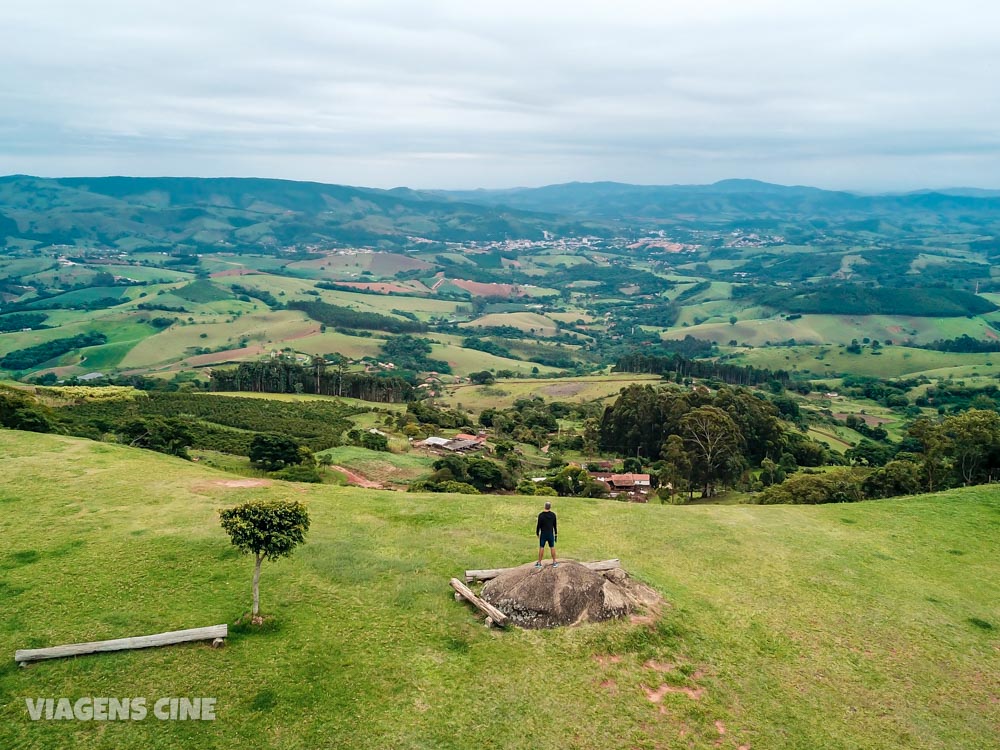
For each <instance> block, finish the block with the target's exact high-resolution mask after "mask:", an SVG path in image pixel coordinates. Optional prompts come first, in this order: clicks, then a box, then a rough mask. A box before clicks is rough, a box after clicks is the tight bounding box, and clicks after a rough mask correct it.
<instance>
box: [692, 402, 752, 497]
mask: <svg viewBox="0 0 1000 750" xmlns="http://www.w3.org/2000/svg"><path fill="white" fill-rule="evenodd" d="M681 432H682V434H683V435H684V442H685V444H686V445H687V446H688V450H689V451H690V452H691V456H692V459H693V460H692V464H693V467H694V473H695V476H696V477H697V478H698V479H699V480H700V482H701V485H702V495H703V497H711V496H712V494H713V491H714V488H715V485H716V484H717V483H719V482H722V481H726V480H729V479H731V478H732V477H733V476H734V474H736V473H738V469H739V467H738V465H737V463H736V462H735V461H734V459H738V458H739V448H740V444H741V443H742V442H743V437H742V435H741V434H740V430H739V428H738V427H737V426H736V423H735V422H734V421H733V420H732V418H731V417H730V416H729V415H728V414H726V412H724V411H722V409H720V408H718V407H717V406H699V407H698V408H697V409H692V410H691V411H690V412H688V413H687V414H686V415H684V417H683V418H681Z"/></svg>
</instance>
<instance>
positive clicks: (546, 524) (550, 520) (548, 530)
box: [535, 502, 559, 568]
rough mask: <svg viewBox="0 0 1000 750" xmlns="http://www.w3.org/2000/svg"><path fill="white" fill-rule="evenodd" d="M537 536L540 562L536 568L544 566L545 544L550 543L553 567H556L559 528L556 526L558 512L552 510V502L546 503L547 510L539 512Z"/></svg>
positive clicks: (536, 527)
mask: <svg viewBox="0 0 1000 750" xmlns="http://www.w3.org/2000/svg"><path fill="white" fill-rule="evenodd" d="M535 536H537V537H538V562H537V563H535V567H536V568H540V567H542V556H543V555H544V554H545V545H546V544H548V545H549V552H551V553H552V567H553V568H554V567H556V566H557V565H559V563H557V562H556V538H557V537H558V536H559V530H558V528H557V526H556V514H555V513H553V512H552V503H550V502H546V503H545V510H543V511H542V512H541V513H539V514H538V522H537V523H536V524H535Z"/></svg>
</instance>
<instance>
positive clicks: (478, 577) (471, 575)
mask: <svg viewBox="0 0 1000 750" xmlns="http://www.w3.org/2000/svg"><path fill="white" fill-rule="evenodd" d="M581 564H582V565H583V566H584V567H587V568H590V569H591V570H598V571H600V570H614V569H615V568H620V567H621V566H622V564H621V562H620V561H619V560H618V558H617V557H616V558H614V559H613V560H601V561H599V562H588V563H581ZM508 570H514V568H493V569H492V570H467V571H465V582H466V583H473V582H474V581H488V580H490V579H491V578H496V577H497V576H498V575H500V574H501V573H505V572H506V571H508Z"/></svg>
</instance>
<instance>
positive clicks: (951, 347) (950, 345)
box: [918, 333, 1000, 354]
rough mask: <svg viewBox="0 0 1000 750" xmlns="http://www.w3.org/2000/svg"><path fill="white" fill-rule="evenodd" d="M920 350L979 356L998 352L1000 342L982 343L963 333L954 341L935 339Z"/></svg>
mask: <svg viewBox="0 0 1000 750" xmlns="http://www.w3.org/2000/svg"><path fill="white" fill-rule="evenodd" d="M918 348H920V349H934V350H935V351H939V352H963V353H967V354H968V353H972V354H980V353H986V352H1000V341H997V340H993V341H984V340H982V339H975V338H972V336H970V335H969V334H967V333H963V334H962V335H961V336H959V337H958V338H954V339H937V340H936V341H932V342H931V343H929V344H924V345H923V346H920V347H918Z"/></svg>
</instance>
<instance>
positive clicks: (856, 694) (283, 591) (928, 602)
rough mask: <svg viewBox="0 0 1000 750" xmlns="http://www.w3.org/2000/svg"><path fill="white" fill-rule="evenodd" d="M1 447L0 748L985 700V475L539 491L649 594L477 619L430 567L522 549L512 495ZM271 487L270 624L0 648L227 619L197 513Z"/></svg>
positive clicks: (952, 720) (928, 722)
mask: <svg viewBox="0 0 1000 750" xmlns="http://www.w3.org/2000/svg"><path fill="white" fill-rule="evenodd" d="M0 456H3V460H4V471H3V472H2V474H0V506H2V513H0V534H2V537H3V538H4V540H5V544H4V549H3V551H2V552H0V590H2V592H3V596H2V603H3V617H2V618H0V651H3V652H4V653H5V654H7V656H6V657H5V659H7V660H6V661H3V662H0V664H2V666H0V746H3V747H17V748H57V747H71V746H72V747H80V748H98V747H107V748H174V747H179V746H183V747H188V748H201V747H206V748H207V747H235V746H238V745H246V746H268V747H281V748H314V747H351V748H386V747H393V748H452V747H454V748H469V747H503V748H527V747H537V746H539V744H541V743H542V742H543V739H544V738H548V739H549V740H550V741H551V742H553V743H557V744H559V745H560V746H565V747H575V748H599V749H601V750H604V749H605V748H617V747H639V748H690V747H694V748H712V747H725V748H738V747H752V748H764V749H768V748H801V749H802V750H806V749H808V750H813V749H814V748H824V749H825V750H831V749H836V748H844V749H845V750H846V749H847V748H851V749H853V748H945V747H947V748H984V747H986V746H988V745H990V742H991V740H990V739H989V738H990V737H995V729H996V726H997V722H998V720H1000V707H998V703H997V694H996V685H997V683H998V679H1000V651H998V647H997V637H996V633H997V628H998V627H1000V584H998V581H1000V566H998V556H997V544H996V539H997V531H998V526H1000V493H997V491H996V490H993V489H991V488H976V489H972V490H966V491H962V490H959V491H955V492H951V493H947V494H942V495H932V496H924V497H920V498H915V499H903V500H894V501H886V502H870V503H865V504H859V505H852V506H824V507H754V506H700V507H690V508H679V507H664V506H638V505H626V504H619V503H615V502H612V501H606V500H604V501H598V500H569V499H567V500H559V501H558V502H557V505H556V509H557V510H558V511H559V513H560V515H561V520H562V522H563V523H562V524H561V525H562V527H563V528H562V530H563V536H562V538H561V539H560V543H561V545H562V551H563V552H564V553H565V554H567V555H571V556H574V557H578V558H588V559H593V558H604V557H609V556H613V555H617V556H619V557H621V559H622V561H623V563H624V564H625V566H626V567H627V568H628V569H629V570H630V571H631V572H632V573H634V574H635V575H637V576H639V577H640V578H642V579H643V580H645V581H647V582H649V583H650V584H652V585H654V586H656V587H657V588H658V589H659V590H660V591H662V592H663V593H664V595H665V596H666V598H667V600H668V601H669V603H670V606H669V607H668V608H667V609H666V610H665V612H664V615H663V617H662V619H661V620H660V622H659V623H658V624H655V625H647V624H643V623H627V622H623V623H616V624H605V625H600V626H587V627H582V628H577V629H565V630H561V631H550V632H521V631H512V632H491V631H488V630H486V629H485V628H483V627H482V625H481V624H479V622H478V621H477V618H476V617H475V615H474V614H473V612H472V611H470V609H469V608H467V607H466V606H463V605H460V604H458V603H456V602H455V601H454V600H453V598H452V596H451V591H450V589H449V588H448V585H447V581H448V578H449V577H450V576H452V575H455V574H457V573H460V572H461V571H462V570H463V569H464V568H467V567H485V566H490V565H505V564H516V563H519V562H523V561H526V560H528V559H530V557H531V555H532V553H533V551H534V550H533V544H532V543H533V541H534V540H533V538H532V537H531V528H532V522H533V516H534V513H535V511H536V510H537V508H536V506H537V501H535V500H533V499H528V498H514V497H504V498H498V497H485V496H484V497H468V496H465V497H456V496H447V495H435V496H425V495H413V494H401V493H389V492H376V491H363V490H357V489H347V488H336V487H302V486H292V485H285V484H282V483H274V484H271V485H269V486H265V487H257V488H235V487H232V486H227V485H226V482H230V481H231V479H232V476H231V475H226V474H222V473H217V472H213V471H211V470H208V469H206V468H203V467H198V466H196V465H192V464H188V463H185V462H182V461H179V460H175V459H171V458H168V457H165V456H161V455H158V454H150V453H146V452H142V451H138V450H132V449H126V448H122V447H117V446H111V445H103V444H98V443H91V442H87V441H81V440H75V439H68V438H58V437H51V436H40V435H34V434H24V433H16V432H9V431H3V432H0ZM138 477H143V478H144V479H143V481H142V483H141V485H139V484H137V478H138ZM271 496H273V497H288V496H291V497H296V498H301V499H303V500H305V501H306V502H307V503H308V504H309V507H310V511H311V513H312V517H313V526H312V529H311V531H310V534H309V539H308V544H307V545H306V546H305V547H304V548H302V550H300V551H299V552H298V553H297V554H296V555H295V556H294V557H293V558H291V559H290V560H286V561H282V562H278V563H273V564H272V563H267V564H265V567H264V573H263V577H262V605H263V609H264V610H265V611H267V612H270V613H273V614H274V615H275V618H276V619H275V623H274V625H273V626H272V627H271V628H270V629H269V630H267V632H262V633H247V632H240V631H238V630H235V631H234V632H233V633H232V635H231V637H230V639H229V642H228V645H227V646H226V648H225V649H223V650H221V651H214V650H211V649H210V648H208V647H207V646H205V645H189V646H179V647H170V648H165V649H158V650H148V651H139V652H129V653H119V654H105V655H100V656H89V657H82V658H78V659H76V660H64V661H55V662H50V663H42V664H37V665H33V666H31V667H30V668H27V669H23V670H19V669H17V668H16V667H15V666H14V664H13V662H12V661H11V660H10V658H9V657H10V655H11V654H12V652H13V651H14V649H15V648H24V647H34V646H43V645H51V644H56V643H63V642H71V641H79V640H89V639H99V638H111V637H118V636H123V635H127V634H140V633H147V632H157V631H162V630H169V629H174V628H183V627H192V626H197V625H209V624H214V623H219V622H229V623H232V622H234V621H235V619H236V618H237V617H238V616H239V615H240V613H241V612H243V611H244V610H246V609H247V607H248V603H249V602H248V600H249V582H250V572H251V564H250V561H249V560H248V559H246V558H241V557H239V556H237V555H236V554H235V552H234V551H233V549H232V548H231V547H230V546H229V543H228V540H227V538H226V537H225V535H224V534H223V533H222V531H221V530H220V529H219V526H218V519H217V510H218V509H219V508H220V507H223V506H225V505H228V504H230V503H233V502H237V501H240V500H244V499H248V498H251V497H271ZM661 685H665V686H667V689H666V690H660V686H661ZM670 688H689V689H690V690H689V692H687V693H685V692H683V691H678V692H670V691H669V689H670ZM647 689H648V690H649V691H651V692H654V693H655V694H654V695H653V697H654V698H656V697H657V695H658V696H659V702H654V701H652V700H650V698H649V697H647V692H646V690H647ZM24 696H56V697H58V696H69V697H78V696H147V697H150V698H154V699H155V698H157V697H161V696H211V697H216V698H217V699H218V704H217V720H216V721H214V722H160V721H156V720H153V719H150V720H147V721H144V722H55V721H51V722H45V721H42V722H31V721H29V720H28V717H27V712H26V710H25V707H24V701H23V697H24ZM722 732H725V734H722ZM717 743H720V744H717Z"/></svg>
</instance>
